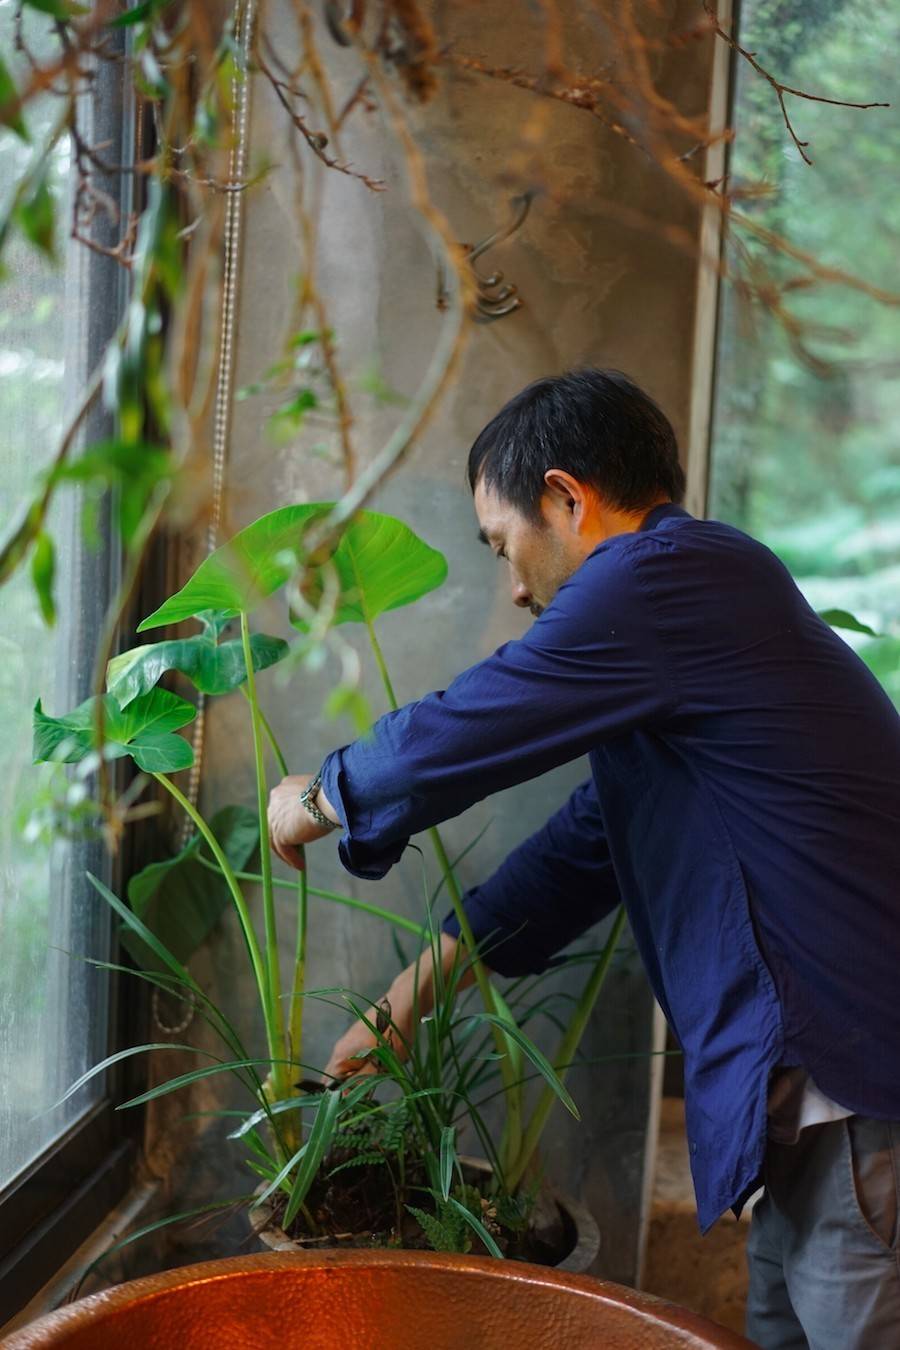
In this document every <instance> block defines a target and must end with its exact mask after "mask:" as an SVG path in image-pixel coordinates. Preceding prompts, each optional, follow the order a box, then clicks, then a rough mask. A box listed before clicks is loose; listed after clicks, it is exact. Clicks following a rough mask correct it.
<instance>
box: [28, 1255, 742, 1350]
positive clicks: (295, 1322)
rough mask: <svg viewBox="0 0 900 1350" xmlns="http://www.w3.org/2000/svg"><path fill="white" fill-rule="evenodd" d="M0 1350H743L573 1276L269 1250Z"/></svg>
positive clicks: (465, 1259)
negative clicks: (681, 1349) (676, 1349)
mask: <svg viewBox="0 0 900 1350" xmlns="http://www.w3.org/2000/svg"><path fill="white" fill-rule="evenodd" d="M3 1345H4V1347H6V1350H26V1347H28V1350H31V1348H32V1347H37V1346H67V1347H70V1350H145V1348H146V1350H150V1347H152V1350H251V1347H252V1350H269V1347H271V1350H338V1348H339V1347H340V1350H419V1347H421V1348H422V1350H519V1348H520V1347H521V1350H525V1347H528V1350H562V1348H564V1350H589V1347H590V1350H657V1347H659V1348H660V1350H662V1347H667V1348H668V1347H673V1346H689V1347H691V1350H703V1348H704V1347H717V1350H739V1347H744V1350H746V1347H748V1346H749V1345H750V1342H749V1341H745V1340H744V1339H743V1337H741V1336H736V1335H735V1334H734V1333H733V1332H731V1331H726V1330H725V1329H724V1328H723V1327H717V1326H716V1325H715V1324H714V1323H713V1322H708V1321H706V1319H705V1318H702V1317H697V1316H696V1315H695V1314H694V1313H690V1312H688V1311H687V1310H686V1309H683V1308H678V1307H676V1306H675V1305H674V1304H672V1303H664V1302H662V1301H661V1300H660V1299H656V1298H651V1297H650V1296H649V1295H647V1294H638V1293H635V1292H634V1290H631V1289H625V1288H623V1287H622V1286H620V1285H617V1284H606V1283H604V1282H602V1281H600V1280H594V1279H591V1278H590V1277H588V1276H585V1275H568V1274H560V1273H558V1272H556V1271H554V1270H549V1269H545V1268H544V1267H543V1266H532V1265H525V1264H522V1263H520V1262H513V1261H509V1262H505V1261H493V1260H489V1259H488V1258H485V1257H470V1256H455V1255H438V1254H435V1253H430V1252H406V1251H398V1252H385V1251H379V1252H366V1251H349V1252H322V1253H320V1254H318V1255H316V1256H310V1255H308V1254H301V1255H296V1254H293V1253H291V1254H288V1253H286V1252H272V1253H266V1254H265V1255H259V1256H243V1257H237V1258H233V1259H230V1260H227V1261H208V1262H205V1263H204V1264H202V1265H196V1266H185V1267H183V1268H182V1269H180V1270H170V1271H165V1272H164V1273H163V1274H161V1275H152V1276H149V1277H148V1278H146V1279H142V1280H134V1281H133V1282H132V1283H130V1284H122V1285H119V1286H118V1287H116V1288H114V1289H109V1290H106V1291H105V1292H103V1293H102V1294H94V1295H92V1296H91V1297H90V1298H85V1299H82V1300H81V1301H80V1302H78V1303H73V1304H72V1305H71V1306H70V1307H68V1308H62V1309H60V1310H59V1311H58V1312H54V1313H51V1314H50V1315H49V1316H48V1317H42V1318H41V1319H40V1320H39V1321H37V1322H33V1323H32V1324H31V1325H30V1326H28V1327H25V1328H24V1329H23V1330H21V1331H18V1332H15V1333H14V1334H13V1335H12V1336H10V1337H8V1338H7V1339H6V1340H4V1341H3Z"/></svg>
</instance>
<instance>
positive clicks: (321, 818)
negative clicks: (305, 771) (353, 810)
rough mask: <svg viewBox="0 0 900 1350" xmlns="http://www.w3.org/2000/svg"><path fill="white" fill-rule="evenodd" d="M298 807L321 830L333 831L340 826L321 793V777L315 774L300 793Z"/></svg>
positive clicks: (319, 774) (326, 799)
mask: <svg viewBox="0 0 900 1350" xmlns="http://www.w3.org/2000/svg"><path fill="white" fill-rule="evenodd" d="M300 805H301V806H302V807H303V809H304V811H305V812H306V814H307V815H308V816H311V817H312V819H313V820H314V821H315V823H316V824H317V825H318V826H320V827H321V828H322V829H323V830H334V829H337V828H338V826H339V825H340V823H341V822H340V821H339V820H338V819H337V817H336V813H335V811H334V808H333V807H332V805H331V803H330V802H329V801H328V798H327V797H325V796H324V793H323V792H322V775H321V773H317V774H316V775H315V777H313V778H311V779H310V781H309V782H308V783H307V785H306V787H305V788H304V789H303V791H302V792H301V793H300Z"/></svg>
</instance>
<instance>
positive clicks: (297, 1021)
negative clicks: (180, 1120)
mask: <svg viewBox="0 0 900 1350" xmlns="http://www.w3.org/2000/svg"><path fill="white" fill-rule="evenodd" d="M245 659H246V652H245ZM241 692H242V693H243V694H244V697H245V698H247V700H248V701H249V699H250V695H249V693H248V691H247V689H246V688H245V687H244V685H241ZM251 706H252V705H251ZM257 712H258V713H259V720H260V723H261V725H262V729H263V731H264V732H265V734H266V738H267V740H268V742H269V745H270V746H271V747H272V753H273V754H274V756H275V759H276V760H277V762H278V767H279V769H280V770H281V773H282V776H283V777H285V778H286V777H287V773H288V766H287V760H286V759H285V757H284V755H283V753H282V750H281V746H280V745H279V744H278V740H277V738H276V736H275V732H274V731H273V730H272V727H271V724H270V722H269V719H268V718H267V717H266V715H265V713H264V712H263V710H262V708H261V707H260V706H259V704H258V703H257ZM300 857H301V859H302V861H303V867H302V868H301V870H300V873H299V876H298V878H297V950H296V954H295V957H294V977H293V981H292V984H291V1006H290V1011H289V1013H288V1056H289V1058H291V1059H294V1060H297V1061H300V1060H301V1059H302V1058H303V1009H304V1005H305V1000H304V998H303V991H304V988H305V986H306V933H307V923H308V914H309V901H308V894H309V884H308V881H307V874H306V850H305V849H304V848H301V849H300ZM202 861H203V859H201V862H202ZM244 875H245V876H246V877H247V878H251V877H252V874H251V873H245V874H244ZM252 879H253V880H257V878H256V877H252ZM258 880H259V881H262V880H263V877H262V874H260V875H259V878H258ZM271 884H272V886H276V885H278V884H279V883H278V882H277V881H276V879H275V878H274V877H272V878H271ZM281 884H282V885H285V884H287V885H290V886H293V883H292V882H287V883H284V882H282V883H281ZM288 1133H289V1134H290V1133H291V1130H290V1127H289V1129H288ZM292 1142H294V1141H292ZM296 1147H299V1139H298V1140H296V1143H295V1151H296ZM304 1208H305V1207H304Z"/></svg>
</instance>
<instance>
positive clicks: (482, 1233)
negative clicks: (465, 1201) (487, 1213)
mask: <svg viewBox="0 0 900 1350" xmlns="http://www.w3.org/2000/svg"><path fill="white" fill-rule="evenodd" d="M447 1204H448V1205H450V1206H451V1207H452V1208H453V1209H456V1210H458V1211H459V1214H460V1217H461V1218H463V1219H465V1221H466V1223H467V1224H468V1225H469V1227H470V1228H471V1229H472V1232H473V1233H477V1235H478V1237H479V1238H480V1239H481V1241H482V1242H483V1243H484V1245H485V1247H487V1249H488V1251H489V1252H490V1254H491V1256H496V1257H498V1258H499V1259H500V1260H501V1261H502V1260H503V1259H504V1256H503V1253H502V1251H501V1250H500V1248H499V1247H498V1246H497V1244H496V1242H495V1241H494V1239H493V1238H492V1237H491V1235H490V1233H489V1232H488V1230H487V1229H486V1228H485V1226H484V1224H483V1223H482V1222H481V1220H480V1219H476V1217H475V1215H474V1214H473V1213H472V1211H471V1210H469V1209H466V1207H465V1205H461V1204H460V1203H459V1201H458V1200H457V1199H456V1198H455V1196H452V1195H451V1196H449V1197H448V1199H447Z"/></svg>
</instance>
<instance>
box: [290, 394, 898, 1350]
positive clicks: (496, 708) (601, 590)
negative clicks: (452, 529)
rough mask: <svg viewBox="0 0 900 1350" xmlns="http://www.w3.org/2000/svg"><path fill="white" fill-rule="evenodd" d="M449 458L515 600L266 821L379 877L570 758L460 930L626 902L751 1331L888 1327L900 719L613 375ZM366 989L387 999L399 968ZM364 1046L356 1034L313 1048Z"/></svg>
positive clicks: (536, 941) (505, 927)
mask: <svg viewBox="0 0 900 1350" xmlns="http://www.w3.org/2000/svg"><path fill="white" fill-rule="evenodd" d="M469 483H470V486H471V488H472V491H473V493H474V505H475V511H476V514H477V516H478V520H479V524H480V527H481V537H482V539H483V540H484V541H485V542H486V543H487V544H488V545H489V546H490V547H491V549H492V550H493V552H494V553H495V554H496V555H497V556H498V557H500V558H503V559H505V560H506V562H507V565H508V568H509V574H510V581H511V586H512V596H513V600H514V602H515V603H516V604H517V605H520V606H526V607H528V608H529V609H530V610H531V612H532V613H533V614H534V615H535V616H536V622H535V623H534V624H533V625H532V626H531V628H530V629H529V631H528V632H527V633H526V635H525V636H524V637H523V638H521V639H520V640H518V641H513V642H508V643H506V644H504V646H502V647H501V648H500V649H499V650H498V651H497V652H495V653H494V654H493V656H490V657H488V658H487V660H485V661H481V662H479V663H478V664H477V665H475V666H473V667H471V668H470V669H469V670H466V671H464V672H463V673H462V674H461V675H459V676H458V677H457V678H456V679H455V680H454V681H453V683H452V684H451V685H450V686H449V687H448V688H447V689H446V690H445V691H442V692H438V693H432V694H429V695H427V696H426V697H425V698H423V699H422V700H420V701H419V702H417V703H412V704H409V705H408V706H406V707H405V708H401V709H400V711H399V712H396V713H391V714H388V715H387V716H386V717H383V718H381V719H380V721H379V722H377V723H376V726H375V729H374V735H373V737H372V739H370V740H365V741H358V742H356V743H354V744H352V745H349V746H345V747H344V748H343V749H341V750H337V751H335V752H334V753H332V754H331V755H329V756H328V758H327V759H326V761H325V763H324V765H323V767H322V770H321V779H320V780H319V778H318V776H316V779H314V780H312V781H311V780H309V779H308V778H306V777H302V778H289V779H286V780H285V782H284V783H283V784H282V785H281V786H280V787H278V788H276V789H275V791H274V792H273V793H272V798H271V804H270V831H271V836H272V842H273V845H274V847H275V849H276V851H277V852H278V853H279V854H280V855H281V857H282V858H283V859H284V860H285V861H286V862H288V863H292V864H294V865H296V864H297V862H298V857H297V854H296V847H297V846H298V845H300V844H306V843H309V842H310V841H311V840H313V839H316V838H319V837H320V836H321V835H322V834H324V833H327V832H328V831H329V830H330V829H331V828H333V827H334V826H335V825H339V826H340V827H341V828H342V830H343V837H342V839H341V842H340V845H339V851H340V856H341V859H342V862H343V863H344V866H345V867H346V868H347V869H348V870H349V871H351V872H352V873H353V874H354V875H356V876H361V877H371V878H377V877H382V876H384V874H385V873H386V872H387V870H388V869H389V868H390V867H391V865H392V864H393V863H395V862H396V861H397V859H398V858H399V857H400V855H401V854H402V852H403V850H404V848H405V846H406V844H407V842H408V839H409V837H410V835H412V834H414V833H417V832H419V831H421V830H423V829H425V828H426V827H427V826H430V825H433V824H435V823H436V822H439V821H442V820H445V819H447V818H448V817H451V816H455V815H457V814H458V813H459V812H461V811H463V810H464V809H466V808H467V807H469V806H471V805H472V804H473V803H474V802H476V801H479V800H481V799H482V798H484V797H486V796H488V795H489V794H491V793H493V792H496V791H499V790H500V789H502V788H506V787H509V786H511V785H512V784H514V783H519V782H522V781H524V780H526V779H530V778H535V777H537V776H538V775H539V774H542V773H544V772H545V771H546V770H548V769H551V768H553V767H554V766H555V765H558V764H562V763H565V762H566V761H568V760H571V759H575V758H576V757H578V756H580V755H583V754H585V753H587V754H588V755H589V757H590V764H591V775H592V776H591V778H590V779H589V780H588V781H587V782H585V783H583V784H582V785H581V787H579V788H578V789H577V790H576V791H575V792H574V793H573V795H572V797H571V798H570V800H569V801H568V802H567V803H566V804H565V805H564V806H563V807H562V808H561V809H559V810H558V811H556V813H555V814H554V815H553V816H551V818H550V820H549V821H548V823H547V825H546V826H545V827H544V828H543V829H542V830H540V831H539V832H538V833H537V834H536V835H534V836H533V837H532V838H531V839H529V840H527V841H526V842H525V843H524V844H522V845H521V846H520V847H519V848H518V849H516V850H515V851H514V852H513V853H512V854H511V855H510V856H509V858H508V859H507V860H506V862H505V863H503V865H502V866H501V867H500V868H499V870H498V871H497V872H496V873H495V874H494V876H492V877H490V878H489V879H488V880H487V881H486V882H485V883H483V884H482V885H480V886H476V887H475V888H474V889H473V890H471V891H470V892H469V893H468V895H467V896H466V909H467V912H468V915H469V918H470V920H471V923H472V927H473V930H474V934H475V938H476V940H478V941H479V942H481V941H482V940H485V941H489V943H490V956H489V963H490V965H491V967H492V968H493V969H495V970H496V971H498V972H499V973H500V974H502V975H517V974H521V973H524V972H527V971H532V970H539V969H541V968H542V967H543V966H544V965H545V964H546V962H547V961H548V959H549V958H550V957H551V955H552V954H553V953H554V952H556V951H558V950H559V949H560V948H562V947H563V946H565V945H566V944H567V943H569V942H570V941H571V940H572V939H573V938H574V937H575V936H576V935H577V934H579V933H581V932H582V931H584V929H586V928H587V927H588V926H589V925H591V924H593V923H594V922H596V921H597V920H598V919H600V918H602V917H603V916H604V915H606V914H608V913H610V911H611V910H612V909H613V908H614V906H616V905H617V904H618V902H619V900H620V898H622V899H624V901H625V903H626V906H627V909H628V915H629V919H630V923H631V928H632V932H633V933H634V937H635V940H636V942H637V944H638V946H639V948H640V951H641V954H642V957H643V960H644V963H645V965H646V968H647V973H648V975H649V978H650V981H651V984H652V986H653V990H654V993H655V994H656V997H657V999H658V1000H659V1002H660V1004H661V1006H662V1008H663V1010H664V1012H665V1014H666V1017H667V1018H668V1020H669V1022H670V1024H671V1025H672V1027H673V1028H674V1030H675V1033H676V1035H677V1036H678V1039H679V1042H680V1044H681V1046H682V1048H683V1050H684V1057H685V1084H686V1087H685V1097H686V1112H687V1128H688V1138H689V1145H690V1152H691V1163H692V1170H693V1175H694V1183H695V1189H696V1193H697V1204H698V1213H699V1219H700V1224H701V1227H702V1228H703V1230H704V1231H706V1230H707V1229H708V1228H709V1227H710V1226H711V1225H712V1224H713V1223H714V1222H715V1220H716V1219H717V1218H718V1217H719V1216H720V1214H722V1213H723V1212H724V1211H725V1210H726V1209H727V1208H729V1207H734V1208H735V1209H739V1208H740V1206H741V1205H742V1204H743V1202H744V1201H745V1200H746V1199H747V1197H748V1196H749V1194H750V1193H751V1192H752V1191H753V1190H754V1189H755V1188H756V1187H757V1186H758V1184H760V1182H761V1181H764V1183H765V1192H764V1195H763V1198H762V1199H761V1200H760V1201H759V1203H758V1204H757V1206H756V1208H755V1210H754V1214H753V1219H752V1223H751V1234H750V1241H749V1254H750V1267H751V1284H750V1296H749V1312H748V1334H749V1335H750V1336H751V1337H752V1338H753V1339H754V1340H756V1341H758V1343H759V1344H760V1345H762V1346H764V1347H766V1348H767V1350H788V1347H790V1348H791V1350H794V1348H795V1347H805V1346H809V1347H811V1348H812V1350H838V1348H839V1350H896V1348H897V1347H900V1248H898V1237H900V1234H898V1215H900V1203H898V1196H900V1191H898V1175H900V1123H898V1122H900V980H898V972H900V904H898V898H897V897H898V874H900V719H898V717H897V714H896V712H895V711H894V709H893V707H892V705H891V704H890V702H889V700H888V699H887V697H886V695H885V694H884V692H883V691H882V689H881V688H880V686H879V685H878V684H877V682H876V681H875V679H874V678H873V676H872V675H871V674H870V673H869V671H868V670H867V669H866V667H865V666H864V665H863V663H862V662H861V661H860V660H859V659H858V658H857V657H856V655H855V654H854V653H853V652H852V651H851V649H850V648H849V647H848V646H847V645H846V643H844V642H843V641H842V639H841V638H839V637H838V636H837V635H836V634H834V633H833V632H832V631H831V629H830V628H828V626H827V625H826V624H824V623H823V622H822V621H821V620H820V619H819V618H818V617H817V616H816V615H815V613H814V612H813V611H812V610H811V609H810V607H809V606H808V605H807V603H806V601H805V600H804V599H803V597H802V596H801V594H800V592H799V591H798V590H797V587H796V586H795V585H794V583H793V581H792V580H791V578H790V576H789V574H788V573H787V571H786V570H785V569H784V567H783V566H782V565H781V563H780V562H779V561H778V559H777V558H776V557H774V555H773V554H772V553H770V552H769V551H768V549H766V548H764V547H763V546H762V545H761V544H759V543H757V542H755V541H754V540H752V539H750V538H748V537H747V536H746V535H744V534H742V533H740V532H739V531H738V530H735V529H732V528H731V527H729V526H726V525H723V524H721V523H719V522H716V521H700V520H695V519H693V518H692V517H691V516H690V515H688V514H687V512H685V511H684V510H683V509H682V508H681V507H680V506H678V505H677V504H676V503H677V502H678V501H679V499H680V497H681V495H682V491H683V486H684V480H683V474H682V471H681V469H680V467H679V465H678V457H677V448H676V444H675V438H674V435H673V432H672V429H671V426H670V425H669V423H668V421H667V420H666V418H665V417H664V415H663V414H662V412H661V411H660V410H659V409H658V408H657V407H656V405H655V404H654V403H653V402H652V401H651V400H650V399H649V398H648V397H647V396H646V395H645V394H644V393H642V392H641V390H639V389H638V388H636V386H635V385H633V384H632V383H631V382H630V381H629V380H627V379H626V378H625V377H624V376H622V375H620V374H618V373H617V372H614V371H596V370H585V371H576V372H573V373H571V374H568V375H564V376H562V377H559V378H554V379H545V380H539V381H537V382H536V383H535V384H532V385H530V386H529V387H528V388H527V389H525V390H523V391H522V392H521V393H520V394H518V395H517V396H516V397H515V398H514V399H512V400H511V401H510V402H509V403H508V404H507V405H506V406H505V407H504V408H503V409H502V410H501V412H500V413H499V414H498V415H497V416H496V417H495V418H494V419H493V421H492V422H491V423H490V424H489V425H488V426H487V427H486V428H485V430H484V431H482V433H481V434H480V436H479V437H478V439H477V440H476V441H475V444H474V445H473V447H472V450H471V452H470V456H469ZM301 789H306V792H305V794H304V802H303V803H301V802H300V801H299V800H298V794H299V792H300V790H301ZM457 934H458V929H457V928H456V927H455V925H454V923H452V922H450V921H448V922H447V923H446V924H445V928H444V935H443V948H442V955H443V958H444V959H445V960H446V961H447V962H448V964H449V962H450V960H452V957H453V952H454V948H455V943H456V940H457ZM424 985H425V989H424V996H425V998H426V999H427V994H428V990H427V979H426V980H425V981H424ZM419 993H420V1001H421V1000H422V997H423V989H422V988H421V987H420V991H419ZM388 997H389V999H390V1004H391V1009H392V1014H393V1017H394V1019H395V1020H396V1021H397V1022H398V1025H400V1026H401V1027H404V1026H408V1024H409V1021H410V1018H411V1004H412V976H411V974H410V972H405V973H404V974H403V975H401V976H400V977H399V979H398V980H397V982H396V983H395V984H394V986H393V987H392V989H391V990H390V991H389V995H388ZM409 1030H410V1031H411V1030H412V1028H411V1027H409ZM369 1044H371V1039H370V1038H369V1036H368V1034H367V1033H366V1032H365V1029H364V1028H360V1027H358V1026H357V1027H354V1028H353V1029H351V1031H350V1032H349V1033H348V1034H347V1036H345V1037H344V1038H343V1039H342V1041H340V1042H339V1043H338V1045H337V1046H336V1047H335V1052H334V1055H333V1057H332V1061H331V1064H330V1065H329V1069H330V1071H331V1072H333V1073H336V1074H340V1073H346V1072H348V1071H350V1070H351V1069H352V1068H353V1055H354V1054H355V1053H356V1054H358V1053H359V1051H360V1050H361V1049H364V1048H366V1046H367V1045H369Z"/></svg>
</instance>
